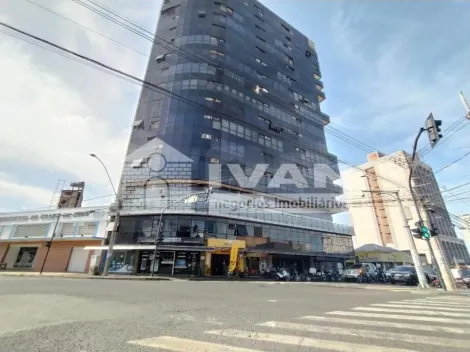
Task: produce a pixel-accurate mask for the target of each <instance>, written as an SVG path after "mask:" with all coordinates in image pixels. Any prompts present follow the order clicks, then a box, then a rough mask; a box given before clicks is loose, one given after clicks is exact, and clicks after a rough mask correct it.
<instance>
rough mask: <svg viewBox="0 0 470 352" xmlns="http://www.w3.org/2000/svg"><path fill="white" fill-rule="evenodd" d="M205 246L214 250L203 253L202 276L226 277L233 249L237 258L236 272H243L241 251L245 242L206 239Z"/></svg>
mask: <svg viewBox="0 0 470 352" xmlns="http://www.w3.org/2000/svg"><path fill="white" fill-rule="evenodd" d="M207 246H208V247H211V248H214V250H213V251H212V252H206V253H205V262H204V276H227V274H228V271H229V266H230V260H231V259H232V260H233V254H232V249H233V248H235V249H236V256H237V266H236V270H237V271H238V272H239V273H243V272H244V271H245V263H244V260H243V256H242V253H243V249H245V247H246V243H245V241H241V240H227V239H218V238H209V239H207ZM231 256H232V258H231Z"/></svg>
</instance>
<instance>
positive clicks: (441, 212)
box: [343, 151, 470, 264]
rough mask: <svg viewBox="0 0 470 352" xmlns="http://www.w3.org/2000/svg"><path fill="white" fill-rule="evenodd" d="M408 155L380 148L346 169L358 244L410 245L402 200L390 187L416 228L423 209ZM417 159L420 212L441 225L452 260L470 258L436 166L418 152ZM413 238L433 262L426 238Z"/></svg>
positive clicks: (402, 247)
mask: <svg viewBox="0 0 470 352" xmlns="http://www.w3.org/2000/svg"><path fill="white" fill-rule="evenodd" d="M408 158H409V155H408V154H406V153H405V152H404V151H399V152H396V153H393V154H390V155H383V154H381V153H378V152H376V153H372V154H369V155H368V161H367V163H365V164H362V165H360V166H359V167H358V168H354V169H350V170H348V171H346V172H344V173H343V182H344V185H345V188H346V189H347V191H346V196H347V198H348V199H349V202H350V206H349V213H350V215H351V220H352V224H353V226H354V229H355V233H356V237H355V242H356V246H361V245H364V244H368V243H375V244H378V245H382V246H388V247H393V248H396V249H399V250H409V249H410V244H409V232H408V231H407V230H406V229H405V228H404V226H405V223H404V221H403V216H402V214H401V211H400V208H399V206H398V202H397V201H396V199H395V196H393V195H390V193H389V192H390V191H399V195H400V198H401V199H402V202H403V205H404V211H405V217H406V220H407V222H408V224H409V225H410V226H411V227H412V228H413V227H416V226H415V223H416V222H417V221H418V215H417V211H416V207H415V206H414V203H413V201H412V198H411V194H410V191H409V187H408V175H409V168H408V161H407V160H408ZM415 165H416V166H415V171H414V174H413V180H412V182H413V189H414V191H415V193H416V197H417V199H418V200H419V203H420V212H421V214H422V215H423V217H424V220H425V221H426V222H427V223H432V224H433V225H434V226H435V228H437V230H438V233H439V239H440V242H441V247H442V252H443V253H444V255H445V258H446V260H447V262H448V263H449V264H453V263H455V262H456V261H457V262H466V263H467V264H470V256H469V254H468V251H467V249H466V247H465V244H464V242H463V240H461V239H460V238H458V237H457V235H456V233H455V230H454V226H453V224H452V221H451V218H450V215H449V213H448V211H447V208H446V205H445V202H444V199H443V197H442V194H441V191H440V190H439V185H438V183H437V181H436V178H435V177H434V173H433V171H432V168H431V167H430V166H429V165H427V164H425V163H423V162H422V161H420V159H419V156H417V157H416V160H415ZM363 191H365V192H363ZM381 191H382V193H380V192H381ZM387 191H388V192H387ZM426 209H431V210H432V211H428V210H426ZM414 241H415V243H416V246H417V249H418V252H419V253H420V255H421V256H422V259H423V260H426V261H427V262H430V257H429V253H428V248H427V246H426V243H425V241H423V240H419V239H414ZM425 257H426V258H425Z"/></svg>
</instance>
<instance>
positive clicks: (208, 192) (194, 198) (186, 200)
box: [150, 187, 212, 276]
mask: <svg viewBox="0 0 470 352" xmlns="http://www.w3.org/2000/svg"><path fill="white" fill-rule="evenodd" d="M211 194H212V187H209V188H208V189H207V190H205V191H203V192H196V193H191V194H188V195H186V196H184V197H183V198H180V199H177V200H175V201H174V202H171V203H170V204H168V205H167V206H166V207H165V208H163V209H162V211H161V212H160V218H159V220H158V231H157V237H156V238H155V249H154V251H153V262H152V267H151V270H150V276H153V275H154V273H155V262H156V261H157V252H158V246H159V245H160V244H161V243H162V242H163V236H162V235H161V234H162V229H163V214H164V213H165V211H166V210H167V209H169V208H170V207H171V206H172V205H175V204H177V203H181V202H184V203H195V202H197V201H198V196H200V195H205V196H206V198H205V199H204V201H205V202H208V201H209V198H210V195H211Z"/></svg>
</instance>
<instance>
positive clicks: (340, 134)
mask: <svg viewBox="0 0 470 352" xmlns="http://www.w3.org/2000/svg"><path fill="white" fill-rule="evenodd" d="M72 1H74V2H75V3H77V4H79V5H80V6H83V7H85V8H87V9H89V10H91V11H93V12H95V13H97V14H99V15H101V16H102V17H104V18H106V19H108V20H110V21H112V22H114V23H115V24H117V25H119V26H121V27H124V28H126V29H128V30H130V31H131V32H133V33H135V34H137V35H139V36H140V37H142V38H145V39H147V40H150V41H152V42H153V43H154V44H157V45H158V46H160V47H162V48H164V49H167V50H170V52H172V53H175V54H176V55H177V56H182V57H185V58H188V57H187V56H185V55H182V54H181V52H183V53H185V54H186V55H190V56H191V57H195V58H197V59H198V60H199V61H202V62H205V63H209V64H214V63H215V62H214V61H211V60H208V59H206V58H203V57H200V56H199V55H196V54H194V53H193V52H190V51H187V50H184V49H182V48H181V47H178V46H176V45H174V44H172V43H171V42H167V41H166V40H165V39H163V38H161V37H159V36H157V35H156V34H154V33H153V32H150V31H149V30H147V29H146V28H144V27H142V26H140V25H138V24H136V23H135V22H133V21H131V20H129V19H128V18H126V17H124V16H122V15H120V14H118V13H117V12H116V11H114V10H112V9H110V8H109V7H107V6H105V5H103V4H99V3H98V2H96V1H92V0H87V1H88V2H90V3H92V4H94V5H95V6H97V7H99V8H101V9H103V10H105V11H107V12H108V13H110V14H112V15H113V16H116V17H117V18H119V19H120V20H122V21H125V22H127V23H129V24H131V25H132V26H134V27H137V28H139V29H140V30H142V31H144V32H146V33H149V34H150V36H151V38H149V36H148V35H142V33H141V32H139V31H136V30H134V29H132V28H129V26H128V25H125V24H123V23H122V22H119V21H116V20H115V19H113V18H111V17H110V16H109V15H107V14H105V13H103V12H102V11H100V10H98V9H96V8H93V7H92V6H89V5H87V4H84V3H83V2H82V1H80V0H72ZM138 32H139V33H138ZM157 40H159V41H160V43H159V42H157ZM161 42H164V43H165V44H161ZM174 50H177V51H176V52H175V51H174ZM223 71H225V72H228V73H233V72H231V71H230V70H227V69H224V70H223ZM190 76H192V75H190ZM193 77H194V76H193ZM194 78H197V77H194ZM245 81H246V82H248V83H250V84H253V85H254V86H255V85H256V83H254V82H252V81H248V80H246V79H245ZM263 98H267V99H268V100H271V101H274V102H275V103H277V104H280V105H281V106H285V104H284V102H283V101H282V100H280V99H278V98H277V97H276V96H271V95H268V96H263ZM291 112H295V113H298V112H297V111H295V110H292V111H291ZM325 130H326V131H327V132H329V133H330V134H332V135H333V136H335V137H336V138H338V139H340V140H342V141H344V142H346V143H348V144H350V145H353V146H355V147H356V148H358V149H360V150H362V151H365V152H367V153H370V152H373V151H376V150H377V149H376V148H374V147H371V146H369V145H367V144H365V143H363V142H361V141H360V140H358V139H355V138H354V137H352V136H349V135H347V134H346V133H344V132H341V131H339V130H338V129H335V128H334V127H331V126H326V127H325Z"/></svg>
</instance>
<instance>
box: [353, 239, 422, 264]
mask: <svg viewBox="0 0 470 352" xmlns="http://www.w3.org/2000/svg"><path fill="white" fill-rule="evenodd" d="M355 255H356V258H355V261H356V262H365V263H373V264H375V265H376V266H379V267H380V266H382V267H383V268H384V269H385V270H388V269H390V268H393V267H396V266H398V265H406V264H413V259H412V257H411V254H410V253H408V252H406V251H399V250H397V249H394V248H389V247H382V246H379V245H375V244H366V245H363V246H361V247H359V248H357V249H356V250H355ZM351 264H352V263H351Z"/></svg>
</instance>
